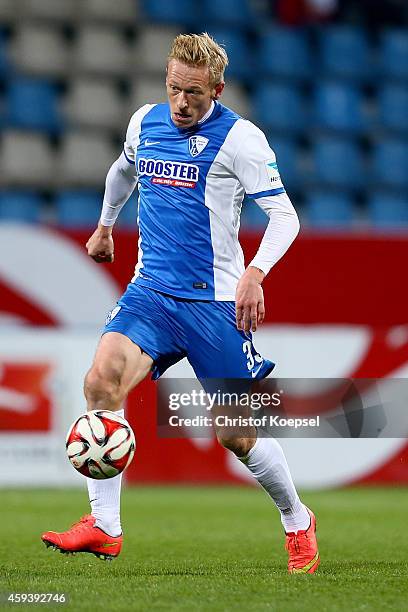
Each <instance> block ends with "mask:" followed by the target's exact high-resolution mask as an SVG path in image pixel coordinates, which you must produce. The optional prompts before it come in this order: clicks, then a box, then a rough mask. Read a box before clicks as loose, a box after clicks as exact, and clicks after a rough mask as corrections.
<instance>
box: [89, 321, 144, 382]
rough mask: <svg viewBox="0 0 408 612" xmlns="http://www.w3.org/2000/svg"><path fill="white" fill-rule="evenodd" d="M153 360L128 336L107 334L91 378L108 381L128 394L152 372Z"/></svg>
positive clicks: (96, 358) (95, 360)
mask: <svg viewBox="0 0 408 612" xmlns="http://www.w3.org/2000/svg"><path fill="white" fill-rule="evenodd" d="M152 364H153V359H152V358H151V357H150V356H149V355H147V354H146V353H145V352H143V351H142V349H141V348H140V347H139V346H138V345H137V344H135V343H134V342H133V341H132V340H130V338H128V337H127V336H125V335H123V334H120V333H118V332H107V333H105V334H104V335H103V336H102V338H101V340H100V342H99V345H98V348H97V350H96V354H95V358H94V362H93V364H92V368H91V370H90V377H91V378H92V377H96V378H97V379H101V380H106V381H109V382H111V383H112V384H115V385H117V386H120V388H121V390H122V391H123V392H124V393H128V392H129V391H130V390H131V389H133V388H134V387H135V386H136V385H137V384H138V383H139V382H141V381H142V380H143V379H144V378H145V377H146V376H147V375H148V374H149V372H150V371H151V368H152Z"/></svg>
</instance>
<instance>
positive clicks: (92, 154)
mask: <svg viewBox="0 0 408 612" xmlns="http://www.w3.org/2000/svg"><path fill="white" fill-rule="evenodd" d="M119 154H120V149H119V150H115V148H114V147H112V145H111V143H110V140H109V138H107V137H106V136H104V135H103V134H101V133H99V132H97V133H94V132H89V133H86V132H85V131H81V132H69V133H68V134H67V135H66V137H65V138H64V140H63V143H62V147H61V150H60V154H59V159H58V161H57V167H56V170H57V172H56V176H57V181H58V184H60V185H67V186H70V187H83V186H92V187H96V188H101V186H103V185H104V182H105V177H106V173H107V171H108V170H109V168H110V166H111V164H112V163H113V162H114V160H115V159H116V158H117V157H119Z"/></svg>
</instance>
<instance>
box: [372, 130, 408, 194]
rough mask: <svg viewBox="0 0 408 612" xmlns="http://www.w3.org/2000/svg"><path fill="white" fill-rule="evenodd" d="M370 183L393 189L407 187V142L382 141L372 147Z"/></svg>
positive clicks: (395, 140)
mask: <svg viewBox="0 0 408 612" xmlns="http://www.w3.org/2000/svg"><path fill="white" fill-rule="evenodd" d="M372 182H373V184H376V185H378V184H379V185H380V186H389V187H393V188H395V189H401V188H403V189H406V188H407V187H408V142H407V141H406V140H397V139H390V140H383V141H381V142H380V143H378V144H377V145H376V146H375V147H374V152H373V167H372Z"/></svg>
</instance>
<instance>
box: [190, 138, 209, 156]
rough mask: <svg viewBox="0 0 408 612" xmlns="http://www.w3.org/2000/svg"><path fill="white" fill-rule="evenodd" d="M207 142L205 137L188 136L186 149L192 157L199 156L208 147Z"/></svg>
mask: <svg viewBox="0 0 408 612" xmlns="http://www.w3.org/2000/svg"><path fill="white" fill-rule="evenodd" d="M208 143H209V140H208V138H206V137H205V136H190V138H189V139H188V148H189V150H190V153H191V155H192V156H193V157H197V155H200V153H201V152H202V151H204V149H205V147H206V146H207V145H208Z"/></svg>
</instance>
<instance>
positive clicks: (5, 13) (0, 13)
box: [0, 0, 16, 24]
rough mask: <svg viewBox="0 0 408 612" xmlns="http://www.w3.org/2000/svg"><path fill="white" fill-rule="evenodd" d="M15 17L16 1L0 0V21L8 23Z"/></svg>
mask: <svg viewBox="0 0 408 612" xmlns="http://www.w3.org/2000/svg"><path fill="white" fill-rule="evenodd" d="M15 17H16V3H15V1H14V0H0V23H6V24H8V23H10V22H12V21H13V20H14V19H15Z"/></svg>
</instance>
